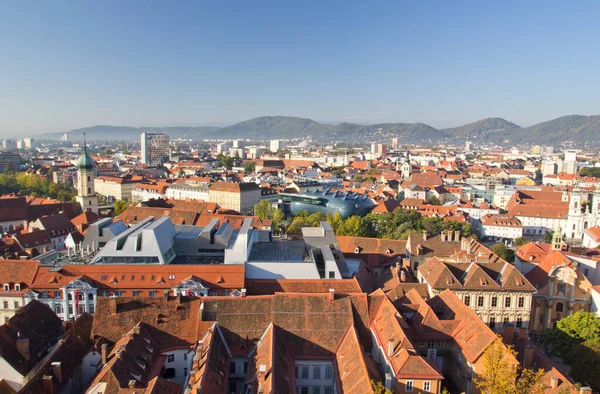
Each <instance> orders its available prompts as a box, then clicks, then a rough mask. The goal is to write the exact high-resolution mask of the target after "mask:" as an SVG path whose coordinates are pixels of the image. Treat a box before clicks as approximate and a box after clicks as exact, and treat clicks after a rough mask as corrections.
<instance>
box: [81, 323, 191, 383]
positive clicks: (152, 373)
mask: <svg viewBox="0 0 600 394" xmlns="http://www.w3.org/2000/svg"><path fill="white" fill-rule="evenodd" d="M124 333H126V334H125V335H122V336H120V337H119V339H118V340H117V341H116V343H115V346H114V347H113V348H112V350H111V352H110V353H109V354H108V358H107V360H108V361H107V363H106V365H104V366H103V367H102V368H101V369H100V371H99V372H98V374H97V375H96V376H95V377H94V379H93V380H92V382H91V383H90V384H89V385H88V387H90V388H91V387H94V386H95V385H97V384H99V383H104V384H105V388H104V391H103V392H104V393H107V394H112V393H131V392H137V391H139V392H142V393H157V394H158V393H165V394H171V393H172V394H175V393H181V391H182V387H181V386H179V385H178V384H175V383H172V382H169V381H168V380H166V379H163V378H161V377H159V376H158V374H159V372H160V367H162V366H163V364H164V361H165V356H163V355H161V354H160V353H161V350H160V349H164V347H162V346H161V345H162V344H161V343H160V339H158V338H156V336H155V331H154V330H153V329H152V327H150V326H148V325H146V324H144V323H137V324H136V325H135V326H134V327H132V328H131V329H129V330H126V331H124ZM130 382H132V383H133V385H134V386H133V388H134V390H131V387H130V386H129V384H130ZM144 388H145V389H146V390H141V389H144Z"/></svg>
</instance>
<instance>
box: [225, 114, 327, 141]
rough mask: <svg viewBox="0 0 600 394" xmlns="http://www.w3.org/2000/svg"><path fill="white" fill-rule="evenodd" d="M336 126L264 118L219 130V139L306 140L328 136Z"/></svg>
mask: <svg viewBox="0 0 600 394" xmlns="http://www.w3.org/2000/svg"><path fill="white" fill-rule="evenodd" d="M334 127H335V126H333V125H328V124H321V123H317V122H315V121H314V120H311V119H306V118H295V117H290V116H262V117H260V118H254V119H250V120H246V121H244V122H240V123H237V124H234V125H231V126H227V127H223V128H222V129H219V138H249V139H253V140H270V139H280V138H281V139H293V138H305V137H306V136H314V135H320V134H325V135H328V134H329V132H330V131H332V130H333V128H334Z"/></svg>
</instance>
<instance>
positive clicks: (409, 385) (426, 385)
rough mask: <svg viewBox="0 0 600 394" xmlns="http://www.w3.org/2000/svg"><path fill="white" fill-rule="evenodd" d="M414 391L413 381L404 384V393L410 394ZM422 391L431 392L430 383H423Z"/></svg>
mask: <svg viewBox="0 0 600 394" xmlns="http://www.w3.org/2000/svg"><path fill="white" fill-rule="evenodd" d="M414 389H415V382H414V380H407V381H406V384H405V391H406V392H412V391H414ZM423 390H425V391H430V390H431V382H430V381H425V382H423Z"/></svg>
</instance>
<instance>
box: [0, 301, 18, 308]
mask: <svg viewBox="0 0 600 394" xmlns="http://www.w3.org/2000/svg"><path fill="white" fill-rule="evenodd" d="M3 306H4V309H8V301H4V303H3ZM19 306H20V305H19V301H14V302H13V307H14V308H13V309H17V308H18V307H19Z"/></svg>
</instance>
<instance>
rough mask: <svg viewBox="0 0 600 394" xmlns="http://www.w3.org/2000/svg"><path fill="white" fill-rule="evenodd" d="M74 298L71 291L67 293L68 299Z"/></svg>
mask: <svg viewBox="0 0 600 394" xmlns="http://www.w3.org/2000/svg"><path fill="white" fill-rule="evenodd" d="M72 299H73V295H72V294H71V293H69V294H67V300H69V301H71V300H72Z"/></svg>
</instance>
